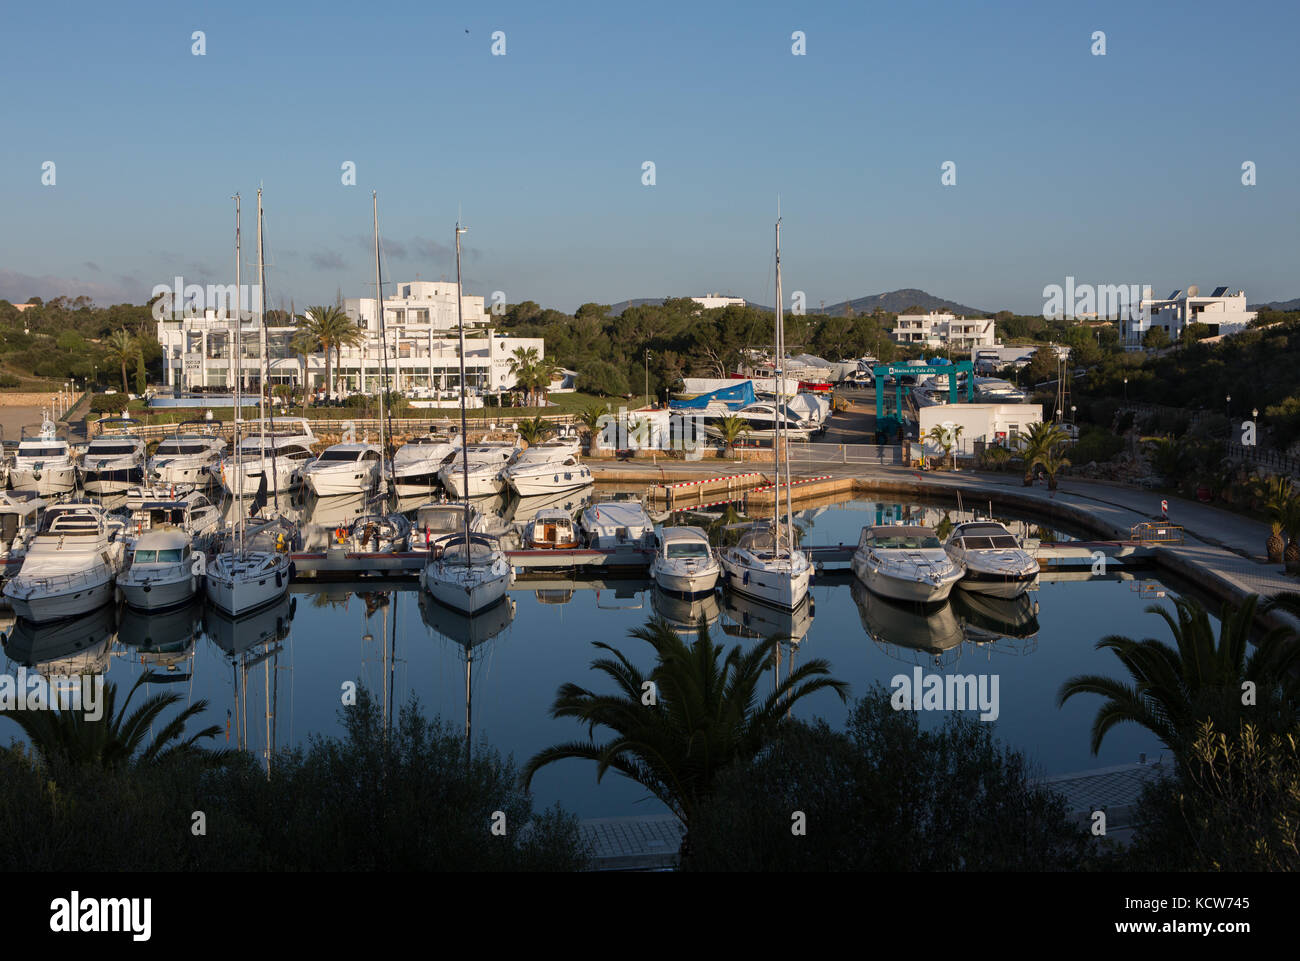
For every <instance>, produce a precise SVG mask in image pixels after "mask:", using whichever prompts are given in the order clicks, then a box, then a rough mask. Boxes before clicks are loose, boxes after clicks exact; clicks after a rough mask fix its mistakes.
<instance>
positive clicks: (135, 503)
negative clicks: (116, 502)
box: [122, 484, 221, 548]
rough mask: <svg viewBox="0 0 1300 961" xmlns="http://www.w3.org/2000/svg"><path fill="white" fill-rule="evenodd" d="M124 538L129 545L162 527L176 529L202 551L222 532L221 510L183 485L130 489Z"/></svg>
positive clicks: (125, 510) (205, 496)
mask: <svg viewBox="0 0 1300 961" xmlns="http://www.w3.org/2000/svg"><path fill="white" fill-rule="evenodd" d="M122 510H123V511H124V512H125V515H126V532H125V534H124V538H125V539H126V541H127V542H128V544H130V543H132V542H133V541H134V540H135V539H136V538H138V537H139V536H140V535H142V534H145V533H147V532H149V531H151V530H154V529H156V528H162V527H168V526H171V527H179V528H180V529H181V530H183V531H185V533H187V534H189V535H190V537H192V538H193V539H194V541H195V543H196V544H197V545H198V546H199V547H200V548H203V547H204V546H206V544H207V542H208V540H209V539H210V538H211V537H212V536H213V535H214V534H216V533H217V531H218V530H220V529H221V508H219V507H218V506H217V505H216V504H213V503H212V501H210V500H208V496H207V495H206V494H203V493H200V492H199V491H198V490H196V489H195V488H193V487H191V486H189V485H186V484H182V485H180V486H169V487H162V486H156V487H133V488H132V489H131V490H129V491H127V495H126V504H125V506H124V507H123V508H122Z"/></svg>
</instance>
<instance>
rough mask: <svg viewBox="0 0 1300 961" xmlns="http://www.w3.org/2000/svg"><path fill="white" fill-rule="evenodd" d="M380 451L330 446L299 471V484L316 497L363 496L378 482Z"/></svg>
mask: <svg viewBox="0 0 1300 961" xmlns="http://www.w3.org/2000/svg"><path fill="white" fill-rule="evenodd" d="M379 472H380V456H379V448H378V447H376V446H374V445H373V444H333V445H331V446H329V447H326V448H325V449H324V450H323V451H321V453H320V456H319V457H317V458H316V459H315V460H314V461H312V462H311V463H309V464H307V465H305V466H304V467H303V468H302V472H301V475H300V476H301V480H302V482H303V483H304V484H306V485H307V487H308V488H310V489H311V491H312V493H313V494H315V495H316V496H318V497H331V496H335V495H339V494H363V493H365V492H366V491H372V490H375V489H376V488H377V487H378V486H379V481H380V476H379Z"/></svg>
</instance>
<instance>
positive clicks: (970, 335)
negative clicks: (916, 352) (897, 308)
mask: <svg viewBox="0 0 1300 961" xmlns="http://www.w3.org/2000/svg"><path fill="white" fill-rule="evenodd" d="M892 336H893V338H894V341H895V343H899V344H909V345H912V346H918V347H956V348H958V349H960V350H968V349H972V348H975V347H992V346H994V345H995V344H996V343H997V335H996V332H995V328H994V320H993V318H992V317H958V316H956V315H954V314H950V313H946V312H943V311H938V310H932V311H930V312H929V313H928V314H899V315H898V319H897V320H896V321H894V330H893V334H892Z"/></svg>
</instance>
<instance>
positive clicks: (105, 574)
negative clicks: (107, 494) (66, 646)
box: [4, 502, 123, 621]
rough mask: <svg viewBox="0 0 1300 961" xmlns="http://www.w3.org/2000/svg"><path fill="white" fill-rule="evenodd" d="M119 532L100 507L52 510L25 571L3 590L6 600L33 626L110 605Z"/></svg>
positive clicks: (120, 548) (30, 550)
mask: <svg viewBox="0 0 1300 961" xmlns="http://www.w3.org/2000/svg"><path fill="white" fill-rule="evenodd" d="M120 529H121V528H120V526H119V525H117V524H115V523H114V522H112V521H111V520H110V519H109V517H108V515H107V514H106V513H105V512H104V509H103V508H102V507H100V506H99V505H98V504H91V503H81V502H76V503H71V504H60V505H58V506H55V507H51V508H48V509H47V510H46V511H45V516H44V517H42V518H41V526H40V530H39V531H38V532H37V534H36V536H35V537H34V538H33V539H32V543H31V545H30V546H29V547H28V548H27V556H26V557H25V558H24V559H23V566H22V570H20V571H19V572H18V574H17V575H15V576H14V577H12V578H11V579H10V580H9V581H8V582H7V583H6V584H5V586H4V595H5V597H7V598H9V602H10V603H11V604H12V605H13V608H14V610H15V611H16V612H17V613H18V615H19V616H21V617H25V618H27V619H28V620H30V621H52V620H57V619H59V618H63V617H73V616H75V615H78V614H85V613H86V612H87V611H93V610H94V609H95V608H97V607H99V606H101V605H103V604H107V603H108V602H109V601H111V600H112V599H113V577H114V576H115V575H116V574H117V572H118V571H119V570H120V569H121V567H122V560H123V545H122V543H121V542H120V541H118V539H117V534H118V532H119V531H120Z"/></svg>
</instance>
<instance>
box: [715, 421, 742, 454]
mask: <svg viewBox="0 0 1300 961" xmlns="http://www.w3.org/2000/svg"><path fill="white" fill-rule="evenodd" d="M718 432H719V433H720V434H721V435H722V443H723V445H724V446H725V447H726V448H727V450H728V451H730V452H731V453H733V454H734V453H735V452H736V441H738V440H740V438H741V437H743V436H744V435H745V434H748V433H749V422H748V421H747V420H745V418H743V417H737V416H735V415H734V414H730V415H728V416H726V417H724V418H722V419H721V420H720V421H718Z"/></svg>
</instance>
